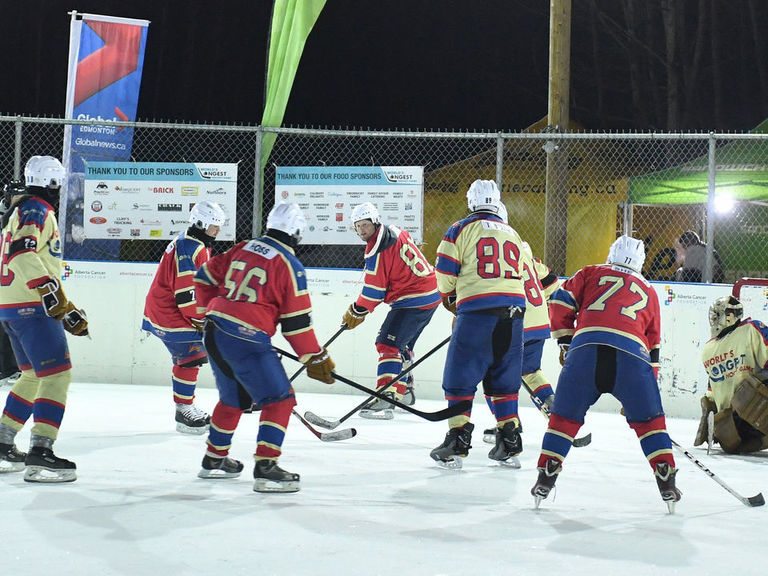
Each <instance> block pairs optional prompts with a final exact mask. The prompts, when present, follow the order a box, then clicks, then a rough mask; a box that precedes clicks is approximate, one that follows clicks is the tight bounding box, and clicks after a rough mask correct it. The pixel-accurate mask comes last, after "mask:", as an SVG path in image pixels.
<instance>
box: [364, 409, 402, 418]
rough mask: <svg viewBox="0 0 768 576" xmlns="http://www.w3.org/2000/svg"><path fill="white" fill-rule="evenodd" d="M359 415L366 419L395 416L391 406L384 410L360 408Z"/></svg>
mask: <svg viewBox="0 0 768 576" xmlns="http://www.w3.org/2000/svg"><path fill="white" fill-rule="evenodd" d="M360 417H361V418H367V419H368V420H392V419H393V418H394V417H395V414H394V412H393V411H392V409H391V408H385V409H384V410H360Z"/></svg>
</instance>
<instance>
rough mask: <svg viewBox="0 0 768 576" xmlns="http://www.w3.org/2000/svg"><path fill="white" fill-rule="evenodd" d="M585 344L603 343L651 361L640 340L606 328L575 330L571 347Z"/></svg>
mask: <svg viewBox="0 0 768 576" xmlns="http://www.w3.org/2000/svg"><path fill="white" fill-rule="evenodd" d="M585 344H605V345H607V346H612V347H613V348H618V349H619V350H624V352H627V353H628V354H632V355H633V356H637V357H638V358H640V359H641V360H643V361H645V362H648V363H649V364H650V363H651V355H650V353H649V352H648V350H647V349H646V347H645V346H643V345H642V344H641V343H640V342H638V341H637V340H634V339H632V338H630V337H627V336H622V334H621V333H618V332H616V331H609V330H608V329H605V330H601V329H598V328H594V327H593V328H592V329H590V331H589V332H577V333H576V335H575V336H574V337H573V340H572V341H571V349H574V348H578V347H579V346H584V345H585Z"/></svg>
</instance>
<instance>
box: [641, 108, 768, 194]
mask: <svg viewBox="0 0 768 576" xmlns="http://www.w3.org/2000/svg"><path fill="white" fill-rule="evenodd" d="M750 133H751V134H768V120H765V121H763V123H762V124H760V125H759V126H758V127H757V128H754V129H753V130H750ZM707 164H708V158H707V156H706V155H704V156H701V157H699V158H696V159H694V160H691V161H690V162H686V163H685V164H682V165H680V166H675V167H674V168H668V169H666V170H661V171H659V172H651V173H648V174H644V175H642V176H638V177H636V178H630V179H629V202H630V203H631V204H702V203H706V202H707V196H708V193H709V175H708V173H707ZM715 165H716V173H715V195H717V194H719V193H721V192H728V193H729V195H730V196H731V197H732V198H733V199H734V200H746V201H753V202H754V201H758V202H768V140H732V141H730V142H729V143H727V144H725V145H724V146H723V147H722V148H720V149H718V150H716V151H715Z"/></svg>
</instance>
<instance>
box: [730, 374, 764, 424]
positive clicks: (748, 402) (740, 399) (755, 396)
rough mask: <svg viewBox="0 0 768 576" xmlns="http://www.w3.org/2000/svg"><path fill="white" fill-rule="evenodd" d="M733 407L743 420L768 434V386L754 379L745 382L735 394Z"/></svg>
mask: <svg viewBox="0 0 768 576" xmlns="http://www.w3.org/2000/svg"><path fill="white" fill-rule="evenodd" d="M731 406H732V407H733V409H734V410H735V411H736V412H737V413H738V415H739V416H740V417H741V419H742V420H744V421H745V422H747V423H748V424H750V425H751V426H753V427H754V428H756V429H758V430H759V431H760V432H762V433H763V434H768V386H765V385H764V384H763V383H762V382H761V381H760V380H758V379H757V378H754V377H753V378H750V379H748V380H745V381H744V382H742V383H741V385H740V386H739V387H738V388H736V391H735V392H734V393H733V398H732V399H731Z"/></svg>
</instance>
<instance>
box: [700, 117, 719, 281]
mask: <svg viewBox="0 0 768 576" xmlns="http://www.w3.org/2000/svg"><path fill="white" fill-rule="evenodd" d="M716 146H717V140H716V139H715V134H714V132H710V133H709V150H708V154H707V175H708V176H709V182H708V191H707V212H706V216H705V217H704V222H705V224H706V228H705V230H704V233H705V234H706V243H707V251H706V258H705V260H704V278H702V281H703V282H710V283H711V282H712V270H713V268H714V266H713V264H714V259H715V256H714V250H715V171H716V169H717V168H716V164H715V148H716Z"/></svg>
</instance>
